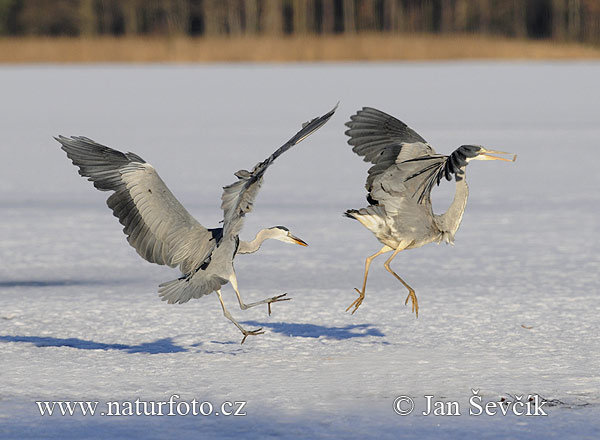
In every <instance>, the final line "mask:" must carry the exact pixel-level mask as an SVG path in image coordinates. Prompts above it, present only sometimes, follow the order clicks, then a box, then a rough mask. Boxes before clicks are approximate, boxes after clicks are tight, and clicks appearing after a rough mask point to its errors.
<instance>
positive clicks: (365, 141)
mask: <svg viewBox="0 0 600 440" xmlns="http://www.w3.org/2000/svg"><path fill="white" fill-rule="evenodd" d="M346 126H347V127H348V128H349V129H348V130H346V135H347V136H350V139H348V144H350V145H352V146H353V148H352V151H354V152H355V153H356V154H358V155H359V156H362V157H363V158H364V161H365V162H371V163H372V164H373V166H372V167H371V168H370V169H369V175H368V177H367V183H366V185H365V187H366V188H367V191H371V186H372V184H373V181H374V180H375V179H376V178H377V177H378V176H379V175H380V174H381V173H383V172H384V171H385V170H386V169H388V168H389V167H390V166H392V165H393V164H394V163H396V161H397V158H398V155H399V154H400V153H401V152H403V156H404V159H409V158H410V157H411V156H410V154H409V153H410V152H408V151H404V150H406V148H405V145H407V144H413V143H418V144H421V145H422V146H423V147H422V148H421V149H419V150H418V151H417V152H415V153H418V154H421V153H425V154H435V151H434V150H433V148H431V146H429V144H427V141H425V139H423V138H422V137H421V136H420V135H419V134H418V133H417V132H415V131H414V130H413V129H412V128H410V127H409V126H408V125H406V124H405V123H404V122H402V121H400V120H398V119H396V118H394V117H393V116H390V115H388V114H387V113H384V112H382V111H380V110H377V109H374V108H371V107H363V108H362V110H359V111H357V112H356V114H355V115H352V116H351V117H350V121H348V122H346ZM412 157H414V156H412Z"/></svg>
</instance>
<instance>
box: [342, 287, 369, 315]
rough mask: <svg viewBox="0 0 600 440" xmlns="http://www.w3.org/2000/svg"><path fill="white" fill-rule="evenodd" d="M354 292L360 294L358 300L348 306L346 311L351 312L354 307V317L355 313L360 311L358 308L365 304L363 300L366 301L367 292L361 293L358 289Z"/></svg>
mask: <svg viewBox="0 0 600 440" xmlns="http://www.w3.org/2000/svg"><path fill="white" fill-rule="evenodd" d="M354 290H356V293H358V295H359V296H358V298H356V299H355V300H354V302H353V303H352V304H350V305H349V306H348V308H347V309H346V311H348V310H350V309H351V308H352V307H354V310H352V314H353V315H354V312H356V311H357V310H358V308H359V307H360V305H361V304H362V302H363V299H365V292H361V291H360V290H358V289H357V288H356V287H355V288H354Z"/></svg>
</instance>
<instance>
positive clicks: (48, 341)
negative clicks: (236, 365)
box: [0, 335, 188, 354]
mask: <svg viewBox="0 0 600 440" xmlns="http://www.w3.org/2000/svg"><path fill="white" fill-rule="evenodd" d="M0 341H2V342H28V343H31V344H34V345H35V346H36V347H72V348H78V349H80V350H123V351H125V352H127V353H148V354H158V353H178V352H181V351H188V350H187V349H186V348H183V347H181V346H179V345H175V344H174V343H173V339H172V338H164V339H158V340H156V341H154V342H145V343H143V344H138V345H127V344H105V343H103V342H94V341H86V340H85V339H79V338H53V337H50V336H9V335H6V336H0Z"/></svg>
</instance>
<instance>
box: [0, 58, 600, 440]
mask: <svg viewBox="0 0 600 440" xmlns="http://www.w3.org/2000/svg"><path fill="white" fill-rule="evenodd" d="M598 78H600V63H491V62H490V63H472V62H465V63H398V64H335V65H334V64H332V65H328V64H325V65H286V66H279V65H265V66H252V65H244V64H236V65H217V66H186V65H182V66H84V67H82V66H77V67H75V66H73V67H51V66H50V67H47V66H44V67H41V66H31V67H11V66H2V67H0V83H1V84H3V87H2V102H1V104H0V111H1V115H0V116H1V117H0V133H2V141H1V142H0V152H1V154H2V156H1V160H0V213H1V215H0V262H1V264H0V371H1V373H0V438H15V439H16V438H40V437H43V438H53V437H57V438H69V437H72V438H81V437H88V438H110V437H112V438H118V437H133V436H135V435H143V436H144V437H146V438H165V437H167V436H168V437H177V438H199V437H202V438H256V439H264V438H279V437H281V438H284V437H292V438H307V439H309V438H310V439H314V438H357V439H363V438H367V437H377V438H382V439H383V438H399V437H402V438H428V437H435V438H462V437H464V436H465V434H467V433H477V438H524V437H527V438H560V439H563V438H569V437H572V436H574V437H576V438H580V439H584V438H589V439H596V438H598V437H599V436H600V421H599V420H600V368H599V365H600V339H599V337H598V335H599V333H600V318H599V317H598V316H599V313H600V298H599V291H600V289H599V287H600V282H599V279H600V277H599V271H600V254H599V251H598V237H599V236H600V227H599V221H598V216H599V215H600V208H599V206H600V192H599V191H598V188H599V187H600V177H599V173H598V170H597V168H598V167H597V151H598V145H599V144H600V104H599V103H600V87H599V85H598ZM338 100H339V101H341V102H340V106H339V108H338V111H337V113H336V115H334V117H333V118H332V119H331V121H330V122H329V123H328V124H327V125H325V126H324V127H323V128H322V129H321V130H320V131H319V132H317V133H315V134H314V135H313V136H311V137H310V138H309V139H307V140H306V141H305V142H303V143H301V144H300V145H298V146H297V147H294V148H293V149H292V150H290V151H289V152H288V153H286V154H285V155H284V156H282V157H281V158H280V159H278V161H277V162H276V163H275V164H274V165H273V166H272V167H271V168H270V169H269V170H268V172H267V174H266V177H265V184H264V186H263V188H262V190H261V193H260V194H259V196H258V199H257V201H256V206H255V211H254V212H253V213H251V214H250V215H249V216H248V217H247V221H246V226H245V229H244V232H243V234H242V238H244V239H249V238H251V237H253V236H254V233H255V232H256V231H257V230H258V229H260V228H263V227H268V226H274V225H285V226H287V227H289V228H290V229H291V231H292V232H293V233H294V234H296V235H298V236H299V237H301V238H303V239H304V240H306V241H307V242H308V243H309V244H310V246H309V247H308V248H300V247H296V246H287V245H284V244H282V243H279V242H275V243H266V244H265V245H264V246H263V248H262V249H261V251H260V252H259V253H257V254H254V255H248V256H244V255H240V256H238V258H237V259H236V270H237V276H238V280H239V284H240V289H241V292H242V295H244V297H245V299H246V300H247V301H256V300H259V299H262V298H264V297H267V296H273V295H277V294H280V293H283V292H287V293H288V295H289V296H291V297H292V298H293V301H290V302H285V303H280V304H275V305H274V306H273V315H272V316H271V317H269V316H268V315H267V313H266V307H264V308H263V307H257V308H255V309H251V310H247V311H241V310H239V308H238V307H237V306H236V300H235V295H234V293H233V290H232V289H231V287H230V286H225V288H224V290H223V295H224V299H225V301H226V303H227V304H228V305H229V308H230V311H231V312H232V313H233V315H234V316H236V317H237V318H238V319H239V320H240V321H241V322H242V323H246V325H247V327H249V328H255V327H264V328H265V329H266V330H267V332H266V334H264V335H261V336H258V337H251V338H249V339H248V341H247V342H246V343H245V344H244V345H243V346H241V345H240V344H239V341H240V339H241V338H240V335H239V332H238V331H237V329H236V328H235V327H234V326H233V325H232V324H231V323H230V322H229V321H227V320H226V319H225V318H224V317H223V315H222V313H221V309H220V306H219V303H218V301H217V299H216V296H215V295H210V296H208V297H204V298H201V299H200V300H193V301H191V302H189V303H187V304H184V305H182V306H171V305H167V304H165V303H162V302H161V301H160V300H159V298H158V295H157V285H158V284H159V283H161V282H163V281H167V280H170V279H173V278H175V277H176V276H178V272H177V271H175V270H172V269H169V268H165V267H160V266H156V265H151V264H149V263H147V262H144V261H143V260H142V259H140V258H139V257H138V255H137V254H136V253H135V251H134V250H133V248H131V247H129V246H128V244H127V242H126V240H125V237H124V235H123V234H122V233H121V231H120V230H121V226H120V225H119V223H118V221H117V220H116V219H115V218H114V217H112V214H111V213H110V211H109V210H108V208H107V207H106V205H105V199H106V196H107V194H106V193H100V192H99V191H96V190H95V189H94V188H93V187H92V185H91V184H90V183H89V182H86V181H85V180H84V179H82V178H81V177H79V176H78V174H77V172H76V168H75V167H74V166H73V165H72V164H71V163H70V161H69V160H68V159H67V158H66V155H65V154H64V152H62V151H61V150H60V148H59V145H58V143H57V142H55V141H54V140H53V139H52V136H54V135H58V134H63V135H85V136H88V137H91V138H93V139H95V140H97V141H98V142H101V143H104V144H106V145H109V146H112V147H114V148H117V149H120V150H125V151H134V152H136V153H137V154H139V155H140V156H142V157H143V158H144V159H145V160H146V161H148V162H150V163H152V164H153V165H154V166H155V167H156V168H157V170H158V172H159V173H160V175H161V177H162V178H163V180H165V182H166V183H167V185H169V187H170V188H171V190H172V191H173V192H174V194H175V195H176V196H177V197H178V198H179V199H180V201H181V202H182V203H183V204H184V205H185V206H186V207H187V208H188V210H189V211H190V212H191V213H192V214H193V215H195V216H196V218H197V219H198V220H199V221H200V222H201V223H202V224H204V225H205V226H207V227H215V226H217V222H218V221H219V220H220V219H221V212H220V210H219V201H220V195H221V188H222V186H224V185H226V184H229V183H231V182H233V181H234V180H235V177H233V172H235V171H237V170H238V169H241V168H249V167H252V166H253V165H254V164H256V163H257V162H258V161H260V160H263V159H264V158H266V157H267V156H268V155H269V154H270V153H271V152H273V151H274V150H275V149H276V148H277V147H279V146H280V145H281V144H282V143H283V142H285V141H286V140H287V139H288V138H289V137H290V136H291V135H292V134H294V133H295V132H296V131H297V129H298V128H299V127H300V124H301V123H302V122H304V121H306V120H308V119H310V118H312V117H314V116H317V115H320V114H323V113H325V112H326V111H328V110H329V109H330V108H331V107H332V106H333V105H334V104H335V103H336V102H337V101H338ZM362 106H373V107H377V108H379V109H381V110H383V111H386V112H388V113H390V114H393V115H395V116H397V117H398V118H400V119H402V120H404V121H405V122H406V123H408V124H409V125H410V126H411V127H412V128H414V129H415V130H416V131H417V132H419V133H420V134H421V135H422V136H423V137H424V138H425V139H427V140H428V141H429V142H430V143H431V144H432V145H433V146H434V148H436V150H437V151H438V152H440V153H445V154H448V153H450V152H451V151H453V150H454V149H455V148H456V147H458V146H459V145H462V144H482V145H484V146H487V147H490V148H493V149H499V150H505V151H510V152H514V153H517V154H518V160H517V162H516V163H511V164H507V163H501V162H475V163H473V164H471V165H470V166H469V167H468V169H467V179H468V182H469V184H470V189H471V191H470V198H469V203H468V205H467V209H466V212H465V215H464V219H463V223H462V226H461V229H460V230H459V231H458V233H457V234H456V246H454V247H451V246H445V245H440V246H436V245H434V244H431V245H428V246H426V247H423V248H421V249H416V250H410V251H407V252H406V253H401V254H399V256H398V257H397V258H396V259H395V261H394V263H393V265H392V266H393V267H394V268H395V269H396V271H397V272H398V273H399V274H400V275H401V276H403V277H404V278H405V279H406V280H407V282H408V283H410V284H411V285H412V286H413V287H414V288H415V290H416V292H417V295H418V298H419V306H420V311H419V318H418V319H415V317H414V314H411V312H410V307H405V306H404V298H405V296H406V292H405V290H404V288H403V287H402V286H401V285H400V284H399V283H398V282H397V281H396V280H395V279H394V278H393V277H391V276H390V275H389V274H388V273H387V272H386V271H385V270H384V268H383V262H384V260H385V258H383V259H381V260H375V262H374V263H373V266H372V269H371V273H370V277H369V284H368V286H367V295H366V299H365V301H364V302H363V305H362V306H361V308H360V309H359V310H358V311H357V312H356V314H355V315H353V316H352V315H350V314H349V313H345V312H344V310H345V309H346V307H347V306H348V305H349V304H350V303H351V302H352V301H353V300H354V298H355V296H356V294H355V292H354V290H353V288H354V287H359V286H360V283H361V282H362V273H363V267H364V259H365V257H366V256H368V255H370V254H372V253H374V252H375V251H377V250H378V249H379V248H380V244H379V242H377V240H376V239H375V238H374V237H373V236H372V234H371V233H370V232H369V231H367V230H366V229H364V228H363V227H362V226H361V225H360V224H359V223H358V222H355V221H351V220H349V219H345V218H343V217H342V213H343V212H344V211H345V210H346V209H348V208H361V207H363V206H366V201H365V198H364V197H365V191H364V187H363V185H364V182H365V178H366V172H367V169H368V165H367V164H365V163H363V162H362V161H361V159H360V158H359V157H358V156H356V155H355V154H353V153H352V151H351V149H350V147H349V146H348V145H347V144H346V137H345V136H344V134H343V132H344V127H343V124H344V122H346V121H347V120H348V118H349V116H350V115H351V114H353V113H354V112H355V111H356V110H357V109H358V108H360V107H362ZM453 187H454V184H453V183H451V184H450V183H447V182H444V184H443V186H442V187H440V188H437V189H436V195H435V197H434V209H435V206H436V205H435V203H436V202H437V203H438V205H439V206H443V205H444V204H445V203H446V199H447V198H448V196H449V195H450V194H451V193H452V191H453ZM443 209H444V208H443V207H442V208H440V209H438V211H440V210H443ZM472 389H476V390H479V395H480V396H481V398H482V400H483V402H484V403H485V402H488V401H498V400H499V399H501V398H503V397H504V398H508V399H509V400H510V399H511V396H516V395H528V394H536V395H540V396H542V397H543V398H545V399H547V400H548V401H549V402H548V403H547V404H546V406H545V407H544V409H545V410H546V411H547V412H548V414H549V415H548V416H547V417H543V416H531V417H527V416H514V415H512V416H510V415H509V416H502V415H497V416H487V415H481V416H471V415H469V408H470V404H469V399H470V397H471V396H472V391H471V390H472ZM173 394H177V395H179V396H180V399H179V400H181V401H188V402H189V401H191V400H192V399H194V398H195V399H197V400H198V401H200V402H202V401H210V402H212V403H213V404H214V405H215V406H218V405H220V404H221V402H225V401H245V402H247V404H246V405H245V407H244V412H245V413H246V414H247V415H246V416H245V417H234V416H231V417H223V416H220V417H219V416H214V415H212V416H209V417H203V416H191V415H190V416H187V417H183V416H171V417H169V416H163V417H160V416H121V417H107V416H105V417H102V416H95V417H90V416H86V417H84V416H81V415H77V416H73V417H68V416H67V417H61V416H52V417H48V416H44V417H42V416H40V414H39V411H38V409H37V406H36V404H35V403H34V402H35V401H58V400H77V401H98V402H100V404H99V405H100V406H99V408H100V409H101V410H104V409H105V406H104V405H105V404H106V402H109V401H120V402H124V401H129V402H132V401H135V400H136V399H137V398H139V399H141V400H144V401H168V400H169V397H170V396H172V395H173ZM426 395H433V396H435V398H436V399H439V400H443V401H456V402H458V404H459V406H460V409H461V414H462V416H461V417H443V416H434V415H429V416H424V415H422V411H423V410H424V409H425V407H424V405H425V402H426V399H425V397H424V396H426ZM398 396H408V397H410V398H412V399H413V400H414V401H415V402H416V409H415V411H414V412H413V413H412V414H411V415H408V416H400V415H397V414H396V413H395V412H394V411H393V407H392V404H393V402H394V400H395V399H396V397H398Z"/></svg>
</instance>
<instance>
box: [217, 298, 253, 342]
mask: <svg viewBox="0 0 600 440" xmlns="http://www.w3.org/2000/svg"><path fill="white" fill-rule="evenodd" d="M217 297H218V298H219V302H220V303H221V307H222V308H223V315H225V318H227V319H229V320H230V321H231V322H233V323H234V324H235V326H236V327H237V328H239V329H240V331H241V332H242V334H243V335H244V339H242V342H241V343H242V344H243V343H244V341H245V340H246V338H247V337H248V336H251V335H262V334H263V333H264V331H262V328H259V329H256V330H246V329H245V328H244V327H242V326H241V325H240V323H239V322H237V321H236V320H235V319H234V318H233V316H231V313H229V310H227V308H226V307H225V303H224V302H223V298H222V297H221V291H220V290H217Z"/></svg>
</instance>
